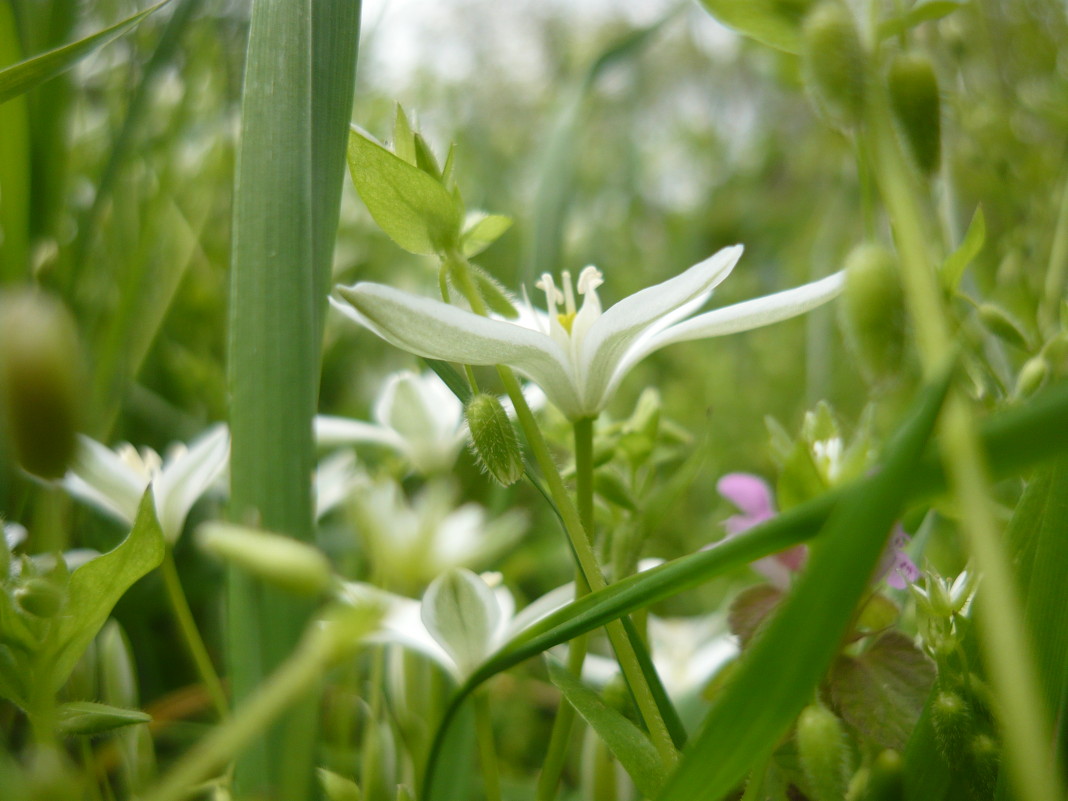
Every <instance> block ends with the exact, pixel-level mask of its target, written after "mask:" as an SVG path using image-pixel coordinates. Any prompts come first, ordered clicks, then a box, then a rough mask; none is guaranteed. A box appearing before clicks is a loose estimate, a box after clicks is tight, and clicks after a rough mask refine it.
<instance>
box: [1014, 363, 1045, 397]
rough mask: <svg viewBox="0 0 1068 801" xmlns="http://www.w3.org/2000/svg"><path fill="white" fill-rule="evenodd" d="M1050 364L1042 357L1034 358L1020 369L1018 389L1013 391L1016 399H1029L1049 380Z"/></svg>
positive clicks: (1017, 379)
mask: <svg viewBox="0 0 1068 801" xmlns="http://www.w3.org/2000/svg"><path fill="white" fill-rule="evenodd" d="M1049 372H1050V370H1049V362H1048V361H1046V360H1045V359H1044V358H1043V357H1042V356H1034V357H1032V358H1030V359H1028V360H1027V361H1026V362H1024V366H1023V367H1021V368H1020V374H1019V375H1018V376H1016V387H1015V389H1014V390H1013V393H1012V394H1013V397H1015V398H1018V399H1019V398H1029V397H1030V396H1031V395H1033V394H1034V393H1035V392H1037V391H1038V389H1039V388H1040V387H1041V386H1042V385H1043V384H1044V383H1046V379H1047V378H1049Z"/></svg>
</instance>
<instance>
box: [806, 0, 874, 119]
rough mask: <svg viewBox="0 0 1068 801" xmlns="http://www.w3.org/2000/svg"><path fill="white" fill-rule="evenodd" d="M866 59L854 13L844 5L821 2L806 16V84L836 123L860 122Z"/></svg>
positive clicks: (820, 105) (817, 103)
mask: <svg viewBox="0 0 1068 801" xmlns="http://www.w3.org/2000/svg"><path fill="white" fill-rule="evenodd" d="M865 61H866V59H865V54H864V48H863V46H862V45H861V43H860V36H859V35H858V34H857V28H856V25H855V24H854V21H853V15H852V14H851V13H850V11H849V9H848V8H846V7H845V5H844V4H842V3H839V2H833V0H832V1H831V2H825V3H821V4H820V5H818V6H816V8H814V9H813V10H812V11H811V12H810V13H809V15H808V16H807V17H806V18H805V24H804V28H803V40H802V50H801V63H802V66H803V68H804V75H805V84H806V86H807V88H808V90H809V92H810V93H811V95H812V97H813V99H814V100H815V102H816V106H817V108H819V110H820V111H822V112H823V113H825V114H827V115H828V117H830V119H831V121H832V122H834V123H836V124H842V125H852V124H855V123H857V122H859V121H860V118H861V116H862V115H863V112H864V84H865V80H866V78H865V75H864V71H865Z"/></svg>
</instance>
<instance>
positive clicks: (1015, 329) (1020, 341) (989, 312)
mask: <svg viewBox="0 0 1068 801" xmlns="http://www.w3.org/2000/svg"><path fill="white" fill-rule="evenodd" d="M979 319H980V320H982V322H983V325H984V326H985V327H986V329H987V330H988V331H990V333H992V334H994V335H995V336H997V337H998V338H999V339H1002V340H1004V341H1005V342H1008V343H1009V344H1010V345H1013V346H1015V347H1017V348H1019V349H1020V350H1030V349H1031V343H1030V342H1028V339H1027V334H1025V333H1024V331H1023V326H1021V325H1020V323H1019V321H1018V320H1016V319H1015V318H1013V316H1012V315H1011V314H1009V313H1008V312H1007V311H1005V310H1004V309H1003V308H1001V307H1000V306H995V305H994V304H993V303H984V304H982V305H981V306H980V307H979Z"/></svg>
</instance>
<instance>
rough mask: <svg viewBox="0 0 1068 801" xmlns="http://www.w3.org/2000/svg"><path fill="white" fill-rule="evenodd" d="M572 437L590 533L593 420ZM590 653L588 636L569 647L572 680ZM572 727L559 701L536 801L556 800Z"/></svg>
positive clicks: (567, 707) (580, 587)
mask: <svg viewBox="0 0 1068 801" xmlns="http://www.w3.org/2000/svg"><path fill="white" fill-rule="evenodd" d="M574 434H575V495H576V499H577V506H578V513H579V519H580V520H581V521H582V525H583V528H585V530H586V531H593V530H594V529H593V418H585V419H583V420H579V421H577V422H576V423H575V425H574ZM588 592H589V586H588V585H587V584H586V582H585V580H584V579H583V576H582V573H581V571H576V575H575V598H576V599H577V598H580V597H582V596H583V595H585V594H587V593H588ZM588 649H589V637H588V635H585V634H583V635H581V636H579V637H576V638H575V639H573V640H572V641H571V642H570V643H569V644H568V652H567V669H568V672H570V673H571V675H572V676H581V675H582V665H583V663H584V662H585V661H586V651H587V650H588ZM574 724H575V708H574V707H572V706H571V704H569V703H568V702H567V700H566V699H564V698H561V699H560V708H559V709H558V710H557V712H556V719H555V720H554V721H553V730H552V734H551V735H550V737H549V747H548V749H547V750H546V753H545V763H544V764H543V765H542V769H541V775H539V776H538V788H537V795H536V798H537V801H551V799H553V798H555V797H556V788H557V787H558V786H559V784H560V776H561V775H562V774H563V772H564V763H565V762H566V759H567V751H568V746H569V745H570V743H571V733H572V728H573V726H574Z"/></svg>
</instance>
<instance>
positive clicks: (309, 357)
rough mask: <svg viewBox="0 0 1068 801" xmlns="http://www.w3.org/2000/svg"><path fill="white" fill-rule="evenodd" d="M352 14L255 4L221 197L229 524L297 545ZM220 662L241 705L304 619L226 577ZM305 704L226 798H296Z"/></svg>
mask: <svg viewBox="0 0 1068 801" xmlns="http://www.w3.org/2000/svg"><path fill="white" fill-rule="evenodd" d="M359 9H360V4H359V3H358V2H352V0H300V2H288V1H287V0H255V2H254V3H253V5H252V23H251V30H250V33H249V48H248V59H247V62H246V67H245V83H244V91H243V100H242V125H241V140H240V145H239V155H238V166H237V174H236V177H235V189H234V230H233V247H232V274H231V296H230V343H229V371H230V389H231V397H232V406H231V430H232V434H233V449H232V456H231V516H232V518H233V519H234V520H236V521H238V522H242V523H248V522H250V521H251V522H254V523H255V524H256V525H258V526H261V527H263V528H266V529H270V530H273V531H278V532H284V533H286V534H289V535H291V536H293V537H296V538H297V539H301V540H309V539H311V537H312V534H313V503H312V492H311V475H312V470H313V467H314V441H313V436H312V418H313V416H314V414H315V409H316V403H317V392H318V383H319V362H320V349H321V339H322V335H321V331H322V325H323V319H324V316H325V311H324V310H325V306H326V290H327V287H328V285H329V281H330V263H331V258H332V253H333V241H334V235H335V231H336V227H337V218H338V208H339V204H340V189H341V181H342V178H343V166H344V146H345V138H346V136H347V133H348V122H349V117H350V115H351V109H352V98H353V91H354V84H355V68H356V67H355V63H356V48H357V43H358V34H359V30H358V29H359ZM230 582H231V583H230V595H229V598H230V609H229V616H230V637H229V642H230V646H231V648H230V659H231V664H232V671H233V688H234V694H235V697H236V698H237V699H239V700H240V699H242V698H246V697H248V696H249V695H250V694H251V693H252V692H253V691H254V689H255V687H256V686H257V685H258V684H259V683H260V681H261V680H262V679H263V678H264V677H265V676H267V675H268V674H269V673H270V672H271V670H272V669H273V668H274V667H275V666H277V665H279V664H281V663H282V661H283V660H284V659H285V658H286V656H287V654H288V653H289V652H290V651H291V650H292V649H293V648H294V647H295V645H296V643H297V640H298V638H299V636H300V633H301V631H302V630H303V628H304V625H305V623H306V621H307V618H308V615H309V614H310V612H311V607H310V606H302V605H301V604H299V603H295V602H294V600H293V599H292V598H290V597H285V596H283V595H282V594H281V593H280V592H279V591H275V590H271V589H268V588H266V587H264V586H262V585H260V584H259V583H257V582H256V581H255V580H253V579H251V578H249V577H248V576H245V575H242V574H240V573H238V572H236V571H234V572H232V573H231V576H230ZM315 718H316V708H315V704H314V703H311V701H310V700H309V702H307V703H305V704H303V705H300V706H299V707H298V708H297V709H296V710H295V711H294V712H292V713H291V714H290V715H289V717H287V718H286V719H284V720H283V721H281V722H280V723H279V724H277V725H276V726H275V727H274V728H273V729H271V731H270V732H269V733H266V734H265V736H264V738H263V739H262V740H261V741H259V742H258V743H257V744H256V745H255V746H254V747H253V748H252V749H250V751H249V752H248V754H247V755H246V756H245V757H244V758H243V759H242V761H240V762H239V764H238V768H237V773H236V786H237V790H238V795H239V796H241V797H249V796H271V797H275V798H285V799H287V801H290V800H291V801H300V799H303V798H305V797H307V795H308V793H309V791H310V789H311V780H312V778H313V771H312V766H313V758H314V748H315V741H316V737H315Z"/></svg>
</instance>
